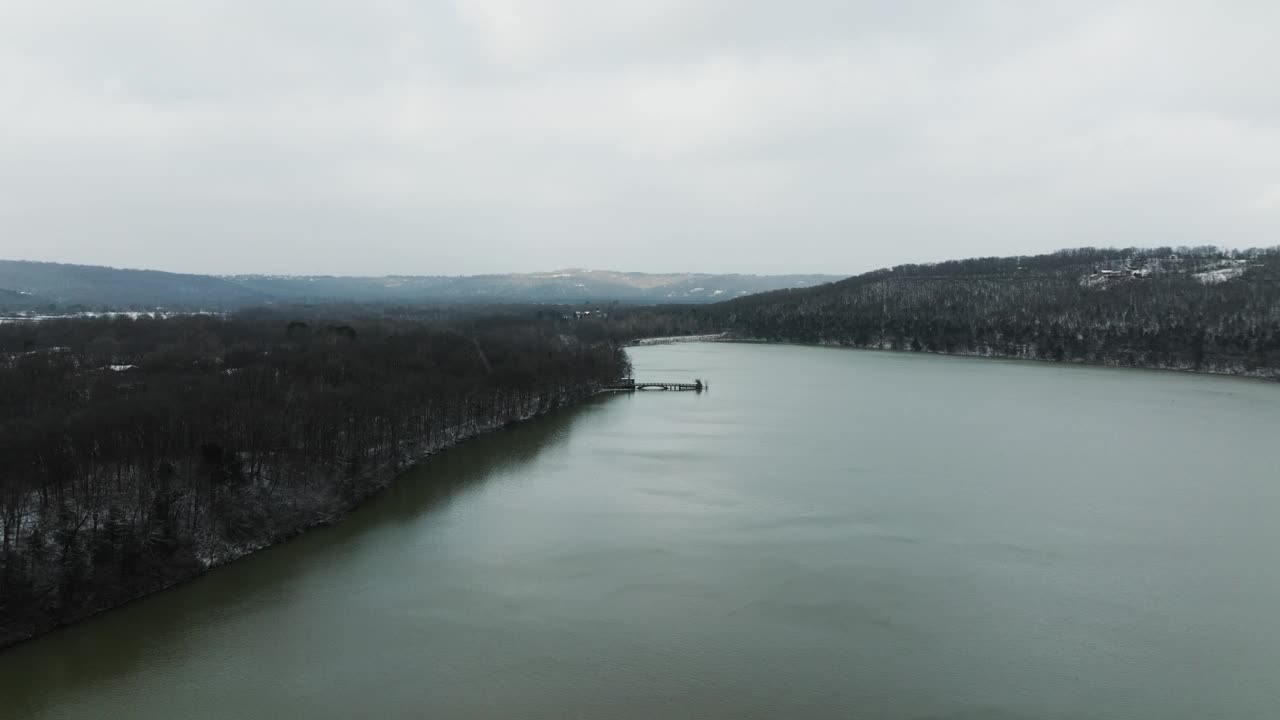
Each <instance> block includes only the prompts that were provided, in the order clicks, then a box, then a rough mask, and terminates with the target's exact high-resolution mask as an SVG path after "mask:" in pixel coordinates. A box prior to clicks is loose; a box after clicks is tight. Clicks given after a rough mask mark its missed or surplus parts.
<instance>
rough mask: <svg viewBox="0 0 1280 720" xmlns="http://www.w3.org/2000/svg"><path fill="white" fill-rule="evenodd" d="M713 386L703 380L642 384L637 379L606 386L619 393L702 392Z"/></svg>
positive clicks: (646, 382) (647, 382) (627, 379)
mask: <svg viewBox="0 0 1280 720" xmlns="http://www.w3.org/2000/svg"><path fill="white" fill-rule="evenodd" d="M710 387H711V386H710V385H708V384H707V383H704V382H702V381H701V380H694V381H693V382H691V383H686V382H652V381H645V382H641V381H639V380H636V379H635V378H623V379H622V380H619V381H617V382H615V383H612V384H610V385H606V386H605V388H604V389H605V390H614V391H617V392H634V391H636V390H676V391H680V390H683V391H692V392H702V391H703V390H707V389H709V388H710Z"/></svg>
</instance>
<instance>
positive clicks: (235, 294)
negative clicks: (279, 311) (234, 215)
mask: <svg viewBox="0 0 1280 720" xmlns="http://www.w3.org/2000/svg"><path fill="white" fill-rule="evenodd" d="M0 289H3V290H8V291H10V293H13V294H20V295H23V296H27V297H31V296H35V297H39V298H40V299H41V300H42V301H43V302H42V305H48V304H54V305H57V306H59V307H67V306H83V307H88V308H95V309H96V308H101V307H109V308H114V309H122V308H127V309H150V308H154V307H157V306H163V307H168V308H184V309H203V308H213V307H238V306H242V305H246V304H250V303H254V302H262V301H263V300H264V299H266V298H264V297H263V296H262V295H261V294H259V293H256V292H255V291H253V290H251V289H249V288H246V287H243V286H240V285H237V284H235V283H231V282H227V281H226V280H222V279H220V278H216V277H210V276H208V275H184V274H179V273H168V272H160V271H158V270H119V269H116V268H108V267H99V266H96V265H63V264H60V263H43V262H25V261H17V260H0ZM12 297H13V296H12V295H10V294H0V309H3V310H9V309H16V310H21V309H27V308H26V307H21V306H19V304H18V303H14V302H10V300H12Z"/></svg>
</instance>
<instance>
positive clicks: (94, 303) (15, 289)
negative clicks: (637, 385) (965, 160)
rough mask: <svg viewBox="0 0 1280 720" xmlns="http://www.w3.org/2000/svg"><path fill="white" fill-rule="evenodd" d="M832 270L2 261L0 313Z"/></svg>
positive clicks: (564, 291) (618, 288)
mask: <svg viewBox="0 0 1280 720" xmlns="http://www.w3.org/2000/svg"><path fill="white" fill-rule="evenodd" d="M841 277H843V276H835V275H713V274H702V273H670V274H651V273H626V272H615V271H608V270H582V269H567V270H558V271H552V272H546V273H523V274H508V275H473V276H457V277H447V276H418V275H392V276H385V277H346V276H331V275H296V276H295V275H227V276H213V275H190V274H181V273H169V272H162V271H158V270H121V269H116V268H110V267H101V266H96V265H65V264H61V263H46V262H30V261H21V260H0V310H7V311H13V310H27V309H32V308H43V307H47V306H48V305H54V306H58V307H75V306H80V307H85V308H93V309H97V308H104V307H105V308H111V309H153V308H156V307H164V308H169V309H204V310H213V309H223V310H226V309H236V308H240V307H247V306H252V305H263V304H273V303H328V302H388V303H461V302H466V303H574V302H583V301H589V302H610V301H615V300H616V301H619V302H625V303H643V304H657V303H675V302H679V303H709V302H716V301H719V300H727V299H730V298H735V297H742V296H745V295H750V294H754V293H759V292H767V291H770V290H779V289H784V288H795V287H811V286H815V285H821V284H823V283H826V282H832V281H834V280H839V279H840V278H841Z"/></svg>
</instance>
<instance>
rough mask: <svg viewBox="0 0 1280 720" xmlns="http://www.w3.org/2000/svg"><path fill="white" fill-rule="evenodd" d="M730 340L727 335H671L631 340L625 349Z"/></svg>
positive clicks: (723, 333) (724, 333) (725, 333)
mask: <svg viewBox="0 0 1280 720" xmlns="http://www.w3.org/2000/svg"><path fill="white" fill-rule="evenodd" d="M729 339H732V338H730V336H729V333H727V332H722V333H715V334H713V335H671V336H668V337H651V338H640V339H638V340H632V341H631V342H629V343H627V347H640V346H644V345H671V344H674V343H690V342H717V341H720V340H729Z"/></svg>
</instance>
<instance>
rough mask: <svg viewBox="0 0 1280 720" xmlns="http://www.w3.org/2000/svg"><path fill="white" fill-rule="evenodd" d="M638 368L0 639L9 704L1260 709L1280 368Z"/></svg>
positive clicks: (800, 357) (897, 713)
mask: <svg viewBox="0 0 1280 720" xmlns="http://www.w3.org/2000/svg"><path fill="white" fill-rule="evenodd" d="M630 352H631V354H632V358H633V360H634V363H635V366H636V376H637V377H638V378H640V379H653V380H687V381H691V380H692V379H693V378H695V377H697V378H703V379H705V380H708V381H709V382H710V384H711V389H710V391H709V392H705V393H701V394H697V393H684V392H681V393H674V392H673V393H662V392H645V393H636V394H632V395H614V396H602V397H599V398H597V399H595V400H593V401H591V402H589V403H587V404H585V405H583V406H580V407H577V408H574V409H571V410H568V411H564V412H560V413H558V414H555V415H553V416H549V417H546V418H542V419H539V420H536V421H533V422H529V423H526V424H524V425H521V426H519V427H516V428H514V429H512V430H510V431H506V432H501V433H497V434H494V435H491V436H488V437H485V438H481V439H479V440H476V441H473V442H470V443H468V444H466V445H464V446H462V447H460V448H458V449H456V450H451V451H449V452H447V453H443V454H441V455H437V456H435V457H434V458H432V459H430V460H429V461H427V462H426V463H424V464H423V465H421V466H420V467H418V468H416V469H414V470H412V471H410V472H409V473H407V474H406V475H405V476H404V477H403V478H402V479H401V480H400V481H398V483H397V484H396V485H394V486H393V487H392V488H391V489H390V490H388V491H387V492H385V493H384V494H381V495H379V496H378V497H376V498H375V499H374V500H372V501H371V502H369V503H368V504H367V505H365V506H364V507H362V508H361V509H360V510H358V511H357V512H355V513H354V514H353V515H352V516H351V517H350V519H348V520H347V521H346V522H345V523H343V524H341V525H339V526H336V527H333V528H328V529H323V530H317V531H314V532H312V533H309V534H307V535H305V536H303V537H301V538H299V539H297V540H295V541H293V542H290V543H287V544H284V545H281V546H278V547H275V548H272V549H270V550H267V551H264V552H261V553H259V554H257V555H255V556H253V557H250V558H247V559H245V560H242V561H240V562H237V563H235V564H233V565H230V566H228V567H225V568H221V569H219V570H217V571H215V572H213V573H211V574H209V575H207V576H205V577H203V578H201V579H199V580H197V581H195V582H193V583H190V584H188V585H185V586H183V587H180V588H177V589H174V590H171V591H168V592H164V593H161V594H158V595H155V596H152V597H149V598H146V599H144V600H142V601H139V602H136V603H133V604H131V605H128V606H126V607H124V608H121V609H119V610H116V611H112V612H109V613H105V614H102V615H99V616H97V617H95V618H93V619H91V620H89V621H87V622H84V623H81V624H79V625H76V626H73V627H70V628H66V629H63V630H60V631H57V632H55V633H52V634H50V635H47V636H45V637H42V638H39V639H37V640H35V641H32V642H29V643H27V644H24V645H21V646H18V647H15V648H13V649H11V650H9V651H6V652H0V717H3V718H6V720H16V719H18V718H49V719H54V718H57V719H63V718H66V719H70V718H86V719H88V718H92V719H94V720H99V719H103V718H163V719H165V720H172V719H174V718H269V719H271V720H285V719H286V718H358V717H367V718H423V717H433V718H434V717H444V718H448V717H495V718H496V717H520V718H548V719H549V718H557V719H559V718H571V717H580V718H871V719H880V718H887V719H891V720H892V719H898V718H901V719H904V720H924V719H926V718H929V719H935V720H962V719H965V720H970V719H971V720H979V719H993V720H1015V719H1016V720H1021V719H1030V718H1062V719H1064V720H1066V719H1068V718H1069V719H1071V720H1082V719H1091V718H1097V719H1099V720H1102V719H1104V718H1105V719H1106V720H1116V719H1118V718H1132V719H1139V718H1140V719H1143V720H1145V719H1148V718H1149V719H1151V720H1171V719H1176V718H1187V719H1188V720H1190V719H1193V718H1194V719H1195V720H1201V719H1203V718H1242V719H1243V718H1263V717H1277V716H1278V714H1280V440H1278V438H1280V384H1275V383H1265V382H1261V381H1250V380H1241V379H1234V378H1220V377H1203V376H1195V375H1189V374H1179V373H1170V372H1147V371H1136V370H1116V369H1106V368H1091V367H1079V366H1063V365H1053V364H1037V363H1023V362H1011V361H993V360H981V359H971V358H952V357H935V356H929V355H915V354H901V353H881V352H867V351H846V350H835V349H824V348H808V347H785V346H765V345H737V344H720V343H700V344H681V345H670V346H653V347H643V348H635V349H633V350H631V351H630Z"/></svg>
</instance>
